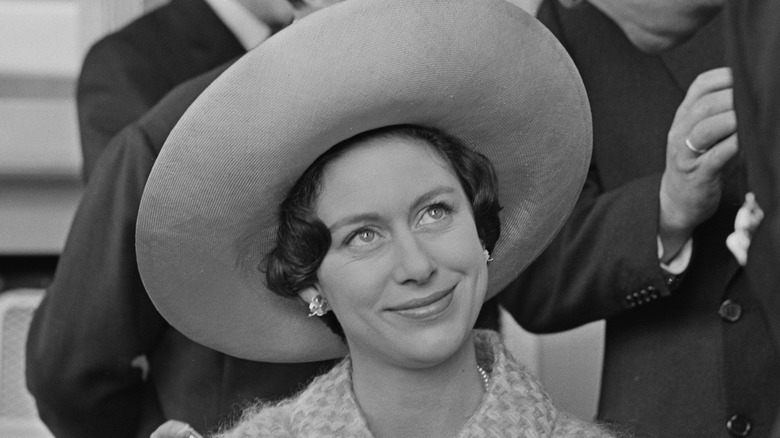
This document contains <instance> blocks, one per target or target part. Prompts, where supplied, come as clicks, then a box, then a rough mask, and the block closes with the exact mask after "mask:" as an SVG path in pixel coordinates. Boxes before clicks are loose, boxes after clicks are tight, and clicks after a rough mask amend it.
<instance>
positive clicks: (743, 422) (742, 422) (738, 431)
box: [726, 415, 753, 436]
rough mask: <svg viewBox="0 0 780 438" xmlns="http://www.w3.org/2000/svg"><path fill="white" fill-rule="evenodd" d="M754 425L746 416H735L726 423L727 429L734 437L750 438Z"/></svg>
mask: <svg viewBox="0 0 780 438" xmlns="http://www.w3.org/2000/svg"><path fill="white" fill-rule="evenodd" d="M752 428H753V424H752V423H751V422H750V420H749V419H748V418H747V417H745V416H744V415H734V416H732V417H731V418H729V421H727V422H726V429H728V431H729V433H730V434H731V435H732V436H748V435H749V434H750V429H752Z"/></svg>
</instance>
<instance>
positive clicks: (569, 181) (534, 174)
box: [136, 0, 591, 362]
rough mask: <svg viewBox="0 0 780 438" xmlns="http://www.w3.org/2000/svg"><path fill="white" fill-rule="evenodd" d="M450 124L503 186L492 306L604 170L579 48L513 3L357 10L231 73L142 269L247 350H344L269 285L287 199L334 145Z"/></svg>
mask: <svg viewBox="0 0 780 438" xmlns="http://www.w3.org/2000/svg"><path fill="white" fill-rule="evenodd" d="M397 124H414V125H422V126H428V127H434V128H438V129H440V130H442V131H445V132H447V133H449V134H451V135H454V136H455V137H457V138H459V139H460V140H461V141H463V142H464V143H465V144H466V145H468V146H469V147H471V148H473V149H474V150H477V151H480V152H481V153H483V154H485V155H486V156H487V157H488V158H490V160H491V161H492V163H493V164H494V166H495V168H496V171H497V174H498V179H499V200H500V202H501V204H502V207H503V210H502V211H501V237H500V239H499V240H498V242H497V244H496V246H495V249H494V252H493V258H494V259H495V260H494V261H493V262H492V263H491V264H490V268H489V275H490V280H489V286H488V295H489V296H493V295H495V294H496V293H498V292H499V291H500V290H501V289H502V288H503V287H505V286H506V285H507V284H508V283H509V282H510V281H511V280H512V279H514V278H515V277H517V275H518V274H519V273H520V271H522V270H523V269H524V268H525V267H526V266H527V265H528V264H529V263H530V262H531V261H532V260H533V259H534V258H535V257H536V256H537V255H538V254H539V253H540V252H541V251H542V250H543V249H544V248H545V247H546V245H547V244H548V243H549V241H550V240H551V239H552V238H553V237H554V235H555V234H556V232H557V231H558V229H559V228H560V226H561V225H562V224H563V221H564V220H565V219H566V217H567V216H568V214H569V213H570V210H571V208H572V206H573V205H574V202H575V201H576V199H577V197H578V195H579V193H580V190H581V187H582V184H583V181H584V178H585V174H586V172H587V167H588V163H589V162H590V152H591V119H590V110H589V106H588V101H587V97H586V95H585V90H584V88H583V86H582V83H581V80H580V77H579V75H578V73H577V71H576V68H575V66H574V64H573V63H572V61H571V59H570V58H569V56H568V55H567V54H566V52H565V50H564V49H563V48H562V47H561V46H560V44H559V43H558V41H557V40H556V39H555V38H554V37H553V36H552V34H550V32H549V31H547V29H545V28H544V27H543V26H542V25H541V24H540V23H539V22H538V21H537V20H536V19H535V18H533V17H531V16H530V15H528V14H527V13H525V12H524V11H522V10H521V9H520V8H517V7H515V6H513V5H511V4H509V3H506V2H505V1H503V0H425V1H420V0H393V1H387V0H360V1H345V2H343V3H340V4H338V5H335V6H332V7H329V8H327V9H325V10H323V11H321V12H318V13H316V14H312V15H311V16H309V17H307V18H306V19H304V20H302V21H301V22H299V23H296V24H294V25H292V26H290V27H289V28H287V29H285V30H283V31H282V32H279V33H278V34H277V35H275V36H274V37H272V38H271V39H269V40H268V41H266V42H265V43H263V44H261V45H260V46H259V47H258V48H257V49H255V50H253V51H251V52H250V53H248V54H247V55H245V56H244V57H243V58H241V59H240V60H238V61H237V62H236V63H235V64H234V65H233V66H231V67H230V68H229V69H228V70H226V71H225V73H224V74H222V75H221V76H220V77H219V78H218V79H217V80H215V81H214V83H213V84H212V85H211V86H210V87H208V88H207V89H206V90H205V91H204V93H203V94H202V95H201V96H200V97H199V98H198V99H197V100H196V101H195V102H194V103H193V105H192V106H191V107H190V108H189V109H188V110H187V112H186V113H185V114H184V116H183V117H182V119H181V120H180V121H179V123H178V124H177V125H176V127H175V129H174V130H173V131H172V133H171V135H170V136H169V138H168V140H167V141H166V143H165V146H164V147H163V149H162V152H161V153H160V155H159V157H158V159H157V162H156V163H155V165H154V168H153V170H152V172H151V175H150V177H149V180H148V182H147V185H146V188H145V191H144V195H143V199H142V202H141V207H140V211H139V215H138V223H137V242H136V250H137V256H138V265H139V271H140V273H141V276H142V278H143V282H144V285H145V287H146V288H147V291H148V293H149V296H150V297H151V299H152V301H153V303H154V304H155V306H156V307H157V309H158V310H159V312H160V313H161V314H162V315H163V317H165V319H166V320H167V321H168V322H169V323H170V324H171V325H172V326H174V327H175V328H176V329H178V330H179V331H181V332H182V333H183V334H185V335H186V336H188V337H189V338H191V339H193V340H194V341H196V342H199V343H201V344H203V345H206V346H208V347H210V348H213V349H216V350H219V351H222V352H224V353H227V354H229V355H232V356H236V357H241V358H246V359H252V360H260V361H272V362H304V361H314V360H322V359H327V358H333V357H338V356H341V355H343V354H345V352H346V348H345V346H344V344H343V343H342V342H341V341H340V340H339V339H338V338H337V337H336V336H335V335H333V334H332V333H331V332H330V330H327V329H326V328H325V326H324V325H323V324H322V323H321V322H320V321H317V319H316V318H307V317H306V309H305V306H304V305H303V304H302V303H301V302H297V301H295V300H291V299H287V298H283V297H280V296H278V295H276V294H274V293H272V292H270V291H269V290H268V289H267V288H266V286H265V278H264V274H263V273H262V272H261V271H260V269H259V266H261V264H262V262H263V260H264V257H265V256H266V255H267V253H268V252H269V251H270V249H271V248H272V247H273V245H274V244H275V233H276V228H277V227H276V222H277V215H278V206H279V203H280V201H281V200H282V199H283V198H284V196H285V195H286V194H287V192H288V191H289V189H290V187H292V185H293V184H294V183H295V181H296V180H297V178H298V177H299V176H300V175H301V174H302V173H303V171H304V170H305V169H306V168H307V167H308V166H309V165H310V164H311V163H312V162H313V161H314V160H315V159H316V158H317V156H319V155H320V154H322V153H323V152H325V151H326V150H328V149H329V148H331V147H332V146H333V145H335V144H337V143H339V142H341V141H343V140H345V139H347V138H350V137H352V136H354V135H356V134H358V133H361V132H364V131H367V130H371V129H375V128H378V127H382V126H389V125H397Z"/></svg>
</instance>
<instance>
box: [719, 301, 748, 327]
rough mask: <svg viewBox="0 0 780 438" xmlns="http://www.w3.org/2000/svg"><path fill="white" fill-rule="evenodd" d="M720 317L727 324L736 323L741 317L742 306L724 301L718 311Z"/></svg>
mask: <svg viewBox="0 0 780 438" xmlns="http://www.w3.org/2000/svg"><path fill="white" fill-rule="evenodd" d="M718 313H720V317H721V318H723V319H725V320H726V321H728V322H737V321H739V318H741V317H742V306H740V305H739V304H737V303H735V302H734V301H731V300H726V301H724V302H723V304H721V305H720V309H719V310H718Z"/></svg>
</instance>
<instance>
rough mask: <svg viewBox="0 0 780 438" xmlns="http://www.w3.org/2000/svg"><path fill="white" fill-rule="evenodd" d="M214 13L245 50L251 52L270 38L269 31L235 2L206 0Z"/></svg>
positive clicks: (234, 0) (233, 0)
mask: <svg viewBox="0 0 780 438" xmlns="http://www.w3.org/2000/svg"><path fill="white" fill-rule="evenodd" d="M206 3H208V5H209V6H211V9H213V10H214V13H216V14H217V16H218V17H219V19H220V20H222V22H223V23H225V26H227V28H228V29H230V31H231V32H233V35H235V36H236V39H237V40H238V41H239V42H240V43H241V45H242V46H243V47H244V49H245V50H252V49H253V48H255V47H256V46H258V45H259V44H260V43H262V42H263V41H265V40H266V39H267V38H268V37H269V36H271V29H269V28H268V26H266V24H265V23H263V22H262V21H260V20H258V19H257V18H256V17H255V16H254V15H252V13H251V12H249V11H248V10H247V9H246V8H245V7H244V6H243V5H242V4H241V3H239V2H238V1H236V0H206Z"/></svg>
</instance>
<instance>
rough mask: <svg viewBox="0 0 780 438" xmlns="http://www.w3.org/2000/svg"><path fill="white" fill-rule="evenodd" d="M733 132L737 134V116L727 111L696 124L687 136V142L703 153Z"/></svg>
mask: <svg viewBox="0 0 780 438" xmlns="http://www.w3.org/2000/svg"><path fill="white" fill-rule="evenodd" d="M735 132H737V115H736V113H735V112H734V111H729V112H725V113H720V114H716V115H714V116H712V117H708V118H706V119H704V120H702V121H700V122H699V123H697V124H696V125H695V126H694V127H693V128H692V129H691V132H690V134H688V137H687V140H688V141H689V142H690V144H691V146H693V147H694V148H696V149H697V150H699V151H702V152H704V151H707V150H708V149H710V148H711V147H713V146H714V145H716V144H717V143H718V142H720V141H721V140H723V139H725V138H727V137H729V136H730V135H732V134H734V133H735ZM689 149H690V147H689Z"/></svg>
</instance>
